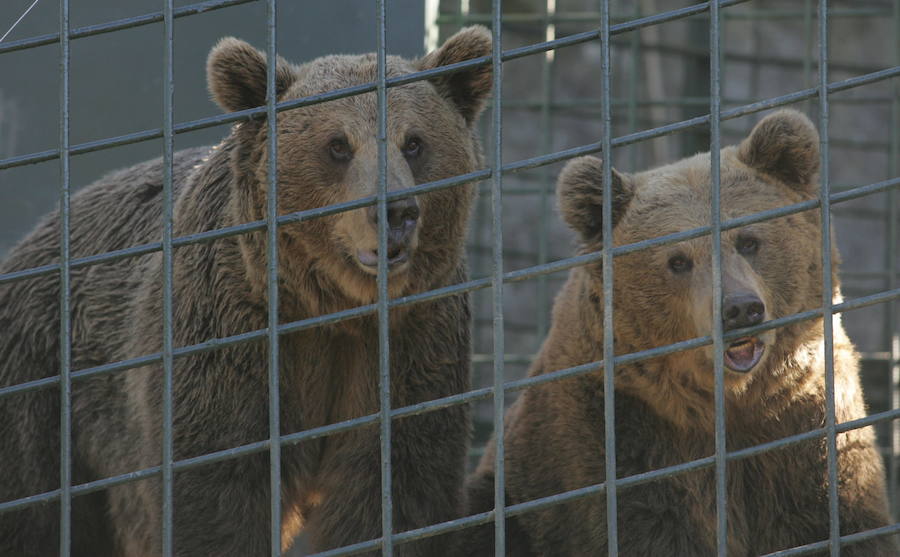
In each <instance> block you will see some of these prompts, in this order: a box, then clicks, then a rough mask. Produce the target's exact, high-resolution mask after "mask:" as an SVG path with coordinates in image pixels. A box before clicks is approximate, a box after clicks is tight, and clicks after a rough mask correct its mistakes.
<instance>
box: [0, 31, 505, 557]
mask: <svg viewBox="0 0 900 557" xmlns="http://www.w3.org/2000/svg"><path fill="white" fill-rule="evenodd" d="M490 51H491V36H490V33H489V32H488V31H487V30H486V29H485V28H483V27H477V26H476V27H470V28H467V29H464V30H462V31H460V32H459V33H458V34H456V35H454V36H453V37H451V38H450V39H448V40H447V42H446V43H445V44H444V45H443V46H442V47H441V48H440V49H438V50H436V51H434V52H432V53H430V54H428V55H426V56H425V57H423V58H421V59H418V60H406V59H401V58H397V57H388V59H387V68H386V71H387V75H388V77H392V76H398V75H403V74H408V73H411V72H415V71H419V70H427V69H431V68H436V67H438V66H444V65H448V64H453V63H457V62H461V61H464V60H468V59H472V58H476V57H480V56H484V55H487V54H489V53H490ZM376 70H377V62H376V58H375V56H374V55H372V54H368V55H360V56H328V57H323V58H319V59H316V60H313V61H312V62H309V63H306V64H303V65H292V64H290V63H287V62H285V61H284V60H278V61H277V77H276V86H277V97H278V100H280V101H281V100H286V99H295V98H302V97H308V96H311V95H316V94H320V93H324V92H327V91H331V90H336V89H340V88H346V87H352V86H356V85H360V84H365V83H367V82H372V81H374V80H375V79H376ZM207 73H208V82H209V88H210V91H211V92H212V96H213V98H214V100H215V101H216V102H217V103H218V104H219V105H220V106H221V107H222V108H223V109H224V110H225V111H237V110H242V109H248V108H252V107H256V106H259V105H262V104H264V103H265V98H266V59H265V56H264V55H263V54H262V53H260V52H259V51H257V50H255V49H253V48H252V47H250V46H249V45H247V44H246V43H244V42H241V41H239V40H236V39H232V38H227V39H223V40H222V41H221V42H220V43H219V44H218V45H217V46H216V47H215V48H213V50H212V51H211V53H210V55H209V61H208V67H207ZM490 89H491V70H490V66H489V65H481V66H477V67H470V68H468V69H466V70H464V71H459V72H456V73H450V74H444V75H439V76H435V77H433V78H431V79H429V80H425V81H416V82H413V83H409V84H406V85H402V86H398V87H391V88H390V89H389V90H388V95H387V102H388V111H389V112H388V122H387V129H388V143H387V160H388V168H387V172H388V175H387V180H388V187H389V189H390V190H398V189H404V188H409V187H412V186H414V185H415V184H418V183H424V182H430V181H434V180H440V179H444V178H448V177H451V176H455V175H459V174H461V173H467V172H471V171H474V170H477V169H478V168H480V167H481V166H482V154H481V151H480V146H479V143H478V140H477V137H476V132H475V124H476V120H477V118H478V116H479V114H480V112H481V110H482V108H483V106H484V103H485V101H486V97H487V96H488V95H489V92H490ZM376 104H377V103H376V94H375V93H374V92H370V93H366V94H363V95H358V96H352V97H348V98H343V99H340V100H335V101H332V102H327V103H324V104H315V105H310V106H305V107H302V108H299V109H295V110H288V111H284V112H281V113H279V115H278V122H277V125H278V151H277V152H278V207H279V213H281V214H285V213H291V212H295V211H301V210H306V209H313V208H318V207H323V206H327V205H332V204H336V203H341V202H346V201H350V200H353V199H358V198H361V197H365V196H369V195H374V194H375V191H376V187H377V176H378V172H377V169H378V162H377V161H378V155H377V148H376V121H377V118H376V114H377V109H376ZM266 136H267V134H266V122H265V120H264V119H255V120H249V121H244V122H241V123H239V124H236V125H234V126H233V127H232V129H231V132H230V134H229V135H228V136H227V137H226V138H225V139H224V140H223V141H222V142H221V143H220V144H219V145H217V146H215V147H212V148H200V149H191V150H186V151H181V152H178V153H177V154H176V156H175V159H174V195H175V198H176V201H175V206H174V235H175V236H176V237H181V236H186V235H190V234H195V233H199V232H204V231H209V230H214V229H219V228H224V227H229V226H233V225H239V224H242V223H247V222H252V221H257V220H261V219H264V218H265V214H266V212H265V208H266V189H267V177H266V168H267V162H266V161H267V147H266V146H267V139H266ZM162 187H163V168H162V162H161V161H160V160H155V161H151V162H147V163H144V164H139V165H137V166H134V167H132V168H128V169H126V170H123V171H120V172H118V173H115V174H112V175H110V176H108V177H106V178H104V179H102V180H100V181H99V182H97V183H95V184H93V185H92V186H90V187H88V188H86V189H85V190H84V191H82V192H80V193H79V194H78V195H76V196H74V197H73V198H72V201H71V208H72V217H71V253H72V256H73V257H84V256H89V255H93V254H98V253H104V252H109V251H112V250H118V249H122V248H125V247H128V246H134V245H141V244H149V243H152V242H159V241H160V240H161V238H162V232H161V230H162V216H161V215H162ZM474 194H475V189H474V185H473V184H471V183H470V184H466V185H462V186H459V187H453V188H450V189H444V190H441V191H434V192H431V193H427V194H420V195H417V196H415V197H408V198H405V199H400V200H395V201H392V202H390V203H389V205H388V207H387V215H388V218H387V222H386V223H384V225H383V226H385V228H387V234H388V253H387V257H388V265H389V287H390V292H391V296H392V297H397V296H404V295H408V294H411V293H416V292H421V291H425V290H429V289H434V288H440V287H443V286H447V285H450V284H455V283H458V282H460V281H463V280H465V278H466V275H467V271H466V265H465V261H464V253H463V245H464V241H465V235H466V230H467V221H468V218H469V213H470V206H471V204H472V200H473V196H474ZM377 225H378V219H377V216H376V211H375V208H374V207H368V208H361V209H356V210H353V211H349V212H343V213H339V214H334V215H331V216H327V217H324V218H317V219H313V220H308V221H305V222H302V223H295V224H292V225H285V226H282V227H280V228H279V231H278V253H279V261H278V273H279V274H278V277H279V320H280V322H282V323H286V322H292V321H297V320H301V319H304V318H309V317H315V316H320V315H324V314H328V313H332V312H337V311H340V310H345V309H348V308H353V307H356V306H360V305H364V304H370V303H373V302H374V301H375V300H376V294H377V289H376V267H377V263H376V262H377V252H376V246H377ZM59 236H60V221H59V218H58V216H57V214H55V213H54V214H52V215H50V216H49V217H47V218H46V219H45V220H44V221H43V222H42V223H40V224H39V225H38V227H37V229H36V230H35V231H34V232H32V233H31V234H30V235H29V236H28V237H27V238H26V239H25V240H24V241H22V243H20V244H19V245H18V246H17V247H16V248H15V249H14V250H12V252H11V253H10V255H9V257H8V259H7V260H6V261H5V262H4V263H3V264H2V265H0V274H7V273H11V272H14V271H17V270H21V269H27V268H32V267H38V266H41V265H47V264H53V263H56V262H57V261H58V260H59V253H60V245H59ZM162 272H163V271H162V254H161V253H160V252H155V253H150V254H148V255H143V256H140V257H131V258H125V259H117V260H112V261H105V262H103V263H101V264H95V265H89V266H79V267H76V268H73V269H72V270H71V308H72V313H71V338H72V347H71V369H73V370H81V369H85V368H92V367H95V366H98V365H102V364H106V363H109V362H116V361H120V360H128V359H132V358H138V357H141V356H144V355H148V354H154V353H159V352H160V351H161V350H162V348H163V328H162V327H163V325H162V300H163V289H162V284H163V277H162ZM266 276H267V275H266V232H265V231H256V232H253V233H249V234H242V235H238V236H229V237H224V238H220V239H217V240H215V241H207V242H201V243H193V244H188V245H185V246H182V247H178V248H176V249H175V250H174V287H173V308H174V309H173V314H174V320H173V328H174V346H175V347H176V348H178V347H183V346H191V345H196V344H199V343H204V342H206V341H209V340H210V339H215V338H222V337H228V336H231V335H237V334H241V333H246V332H249V331H254V330H260V329H265V328H266V326H267V290H266ZM59 297H60V285H59V279H58V274H56V273H53V274H48V275H43V276H40V277H32V278H29V279H27V280H18V281H14V282H4V283H3V284H2V285H0V387H8V386H11V385H16V384H21V383H24V382H28V381H34V380H37V379H41V378H45V377H51V376H55V375H57V374H58V373H59V370H60V356H59V354H60V346H59V328H60V311H59V303H58V300H59ZM469 318H470V310H469V301H468V298H467V297H466V296H464V295H461V296H451V297H445V298H441V299H437V300H432V301H429V302H427V303H421V304H415V305H410V306H403V307H402V308H401V307H398V308H395V309H392V310H391V312H390V331H389V332H390V339H391V343H390V368H391V404H392V405H393V407H401V406H406V405H410V404H415V403H419V402H423V401H427V400H431V399H435V398H439V397H444V396H448V395H452V394H456V393H460V392H463V391H465V390H467V388H468V385H469V370H470V363H469V358H470V346H469V345H470V330H469V329H470V325H469V321H470V319H469ZM377 331H378V328H377V318H376V317H375V316H374V315H368V316H364V317H358V318H354V319H351V320H345V321H341V322H338V323H333V324H326V325H322V326H318V327H314V328H307V329H303V330H299V331H294V332H291V333H288V334H282V335H281V336H280V352H279V356H280V364H279V369H280V393H281V400H280V420H281V433H282V434H290V433H293V432H298V431H301V430H308V429H311V428H316V427H320V426H324V425H327V424H332V423H336V422H340V421H343V420H348V419H352V418H357V417H360V416H365V415H368V414H372V413H376V412H378V409H379V394H378V393H379V387H378V385H379V373H378V369H379V368H378V354H379V347H378V334H377ZM267 353H268V344H267V342H266V339H265V338H259V337H253V338H252V340H249V341H248V342H244V343H242V344H231V345H228V346H227V347H221V348H220V349H215V350H207V351H200V352H195V353H192V354H191V355H189V356H185V357H178V358H176V359H175V360H174V371H173V393H174V398H173V408H174V409H173V415H174V426H173V427H174V429H173V431H174V458H175V459H176V460H183V459H189V458H192V457H196V456H199V455H203V454H207V453H211V452H214V451H221V450H224V449H228V448H232V447H238V446H242V445H246V444H249V443H257V442H261V441H265V440H267V439H268V438H269V429H268V386H267V385H268V379H267V378H268V356H267ZM162 378H163V370H162V366H161V365H160V364H158V363H153V364H152V365H149V364H148V365H145V366H143V367H140V368H136V369H130V370H124V371H120V372H115V373H106V374H101V375H94V376H88V377H85V378H76V379H75V380H74V381H73V383H72V395H71V396H72V398H71V400H72V480H73V482H74V484H84V483H86V482H91V481H93V480H97V479H101V478H108V477H112V476H116V475H119V474H125V473H128V472H133V471H136V470H142V469H146V468H151V467H154V466H158V465H160V462H161V451H162V429H163V417H162V416H163V415H162V394H161V393H162V390H163V385H162ZM59 424H60V391H59V388H58V386H57V385H55V384H54V386H53V387H52V388H43V389H39V390H30V391H27V392H24V393H17V394H12V395H8V396H3V397H2V398H0V502H2V501H7V502H8V501H12V500H17V499H21V498H24V497H27V496H30V495H35V494H40V493H47V492H53V491H54V490H56V489H58V488H59V487H60V467H59V461H60V448H59V447H60V425H59ZM469 430H470V420H469V416H468V413H467V410H466V409H465V408H463V407H453V408H446V409H442V410H439V411H435V412H430V413H425V414H421V415H416V416H414V417H406V418H400V419H396V420H394V421H393V424H392V437H391V442H392V445H391V455H392V456H391V458H392V463H393V476H392V477H393V480H392V481H393V493H392V495H393V528H394V531H395V532H402V531H405V530H409V529H413V528H418V527H423V526H426V525H429V524H434V523H438V522H441V521H445V520H449V519H452V518H454V517H457V516H459V515H460V514H461V513H462V512H463V511H464V507H465V503H464V494H465V491H464V478H465V464H464V460H465V455H466V451H467V447H468V437H469ZM379 447H380V445H379V430H378V426H377V425H373V424H370V425H368V426H366V427H364V428H362V429H353V430H349V431H345V432H340V433H338V434H333V435H328V436H323V437H317V438H315V439H312V440H308V441H306V442H302V443H298V444H294V445H285V446H284V447H283V450H282V460H281V470H282V493H281V497H282V508H283V514H282V517H281V519H282V523H283V525H284V528H283V529H282V545H283V547H287V546H289V545H290V543H291V540H292V539H293V538H294V536H295V535H296V534H297V532H298V531H301V530H302V531H303V533H304V535H305V539H306V540H307V541H308V545H309V547H310V548H311V549H314V550H326V549H329V548H335V547H338V546H343V545H346V544H351V543H355V542H361V541H365V540H369V539H373V538H378V537H380V536H381V488H380V486H381V477H380V476H381V467H380V460H381V459H380V448H379ZM269 467H270V462H269V453H268V451H265V450H263V451H261V452H255V453H252V454H249V455H245V456H242V457H239V458H232V459H227V460H222V461H220V462H215V463H210V464H206V465H203V466H199V467H193V468H187V469H183V470H176V471H175V474H174V483H173V493H174V495H173V498H174V507H173V508H174V511H173V512H174V530H173V532H174V534H173V535H174V552H175V554H176V555H183V556H196V555H233V556H240V557H247V556H254V555H269V553H270V537H271V536H270V517H269V509H270V488H269V486H270V483H269V482H270V479H269V475H270V471H269V469H270V468H269ZM161 484H162V482H161V479H160V476H159V475H158V474H157V475H150V476H148V477H146V479H142V480H141V481H137V482H129V483H121V484H118V485H115V486H114V487H110V488H108V489H103V490H99V491H93V492H90V493H89V494H83V495H82V494H78V495H76V496H74V497H73V503H72V504H73V510H72V514H71V516H72V526H71V531H72V544H73V555H84V556H91V557H96V556H102V555H116V556H123V555H124V556H151V555H159V554H160V552H161V543H162V541H161V540H162V534H161V530H162V489H161V487H162V485H161ZM59 515H60V507H59V504H58V501H57V502H53V503H51V504H42V505H32V506H25V507H17V508H16V509H14V510H12V511H11V512H4V513H0V555H54V554H56V553H57V551H58V547H59V543H60V542H59V526H58V525H59V522H60V518H59ZM444 547H445V543H444V542H442V541H440V540H438V539H436V538H430V539H425V540H421V541H419V542H415V543H409V544H402V545H398V546H397V553H398V554H400V555H435V554H437V553H439V552H440V550H441V549H443V548H444Z"/></svg>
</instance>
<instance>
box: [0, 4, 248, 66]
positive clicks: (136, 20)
mask: <svg viewBox="0 0 900 557" xmlns="http://www.w3.org/2000/svg"><path fill="white" fill-rule="evenodd" d="M257 1H258V0H209V1H208V2H197V3H196V4H188V5H187V6H182V7H180V8H176V9H175V11H174V13H173V15H174V17H176V18H178V17H185V16H189V15H196V14H200V13H204V12H211V11H214V10H218V9H221V8H228V7H231V6H238V5H240V4H249V3H250V2H257ZM162 21H163V12H161V11H160V12H152V13H149V14H143V15H138V16H133V17H126V18H123V19H117V20H115V21H109V22H106V23H96V24H94V25H86V26H84V27H78V28H76V29H72V31H71V32H70V33H69V39H80V38H82V37H91V36H93V35H100V34H103V33H112V32H113V31H120V30H122V29H131V28H133V27H140V26H142V25H149V24H151V23H160V22H162ZM58 42H59V33H48V34H46V35H38V36H35V37H28V38H27V39H19V40H17V41H10V42H8V43H3V44H0V54H3V53H4V52H12V51H15V50H24V49H27V48H35V47H38V46H44V45H48V44H54V43H58Z"/></svg>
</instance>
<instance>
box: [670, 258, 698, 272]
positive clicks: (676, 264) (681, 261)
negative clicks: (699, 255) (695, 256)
mask: <svg viewBox="0 0 900 557" xmlns="http://www.w3.org/2000/svg"><path fill="white" fill-rule="evenodd" d="M693 268H694V262H693V261H691V258H690V257H688V256H686V255H682V254H678V255H673V256H672V257H670V258H669V269H671V270H672V272H673V273H686V272H688V271H690V270H691V269H693Z"/></svg>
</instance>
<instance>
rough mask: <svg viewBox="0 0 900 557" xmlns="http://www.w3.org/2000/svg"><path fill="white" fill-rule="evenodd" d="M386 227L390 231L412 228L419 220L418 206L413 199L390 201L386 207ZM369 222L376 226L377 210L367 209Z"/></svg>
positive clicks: (374, 208)
mask: <svg viewBox="0 0 900 557" xmlns="http://www.w3.org/2000/svg"><path fill="white" fill-rule="evenodd" d="M387 218H388V227H390V228H391V229H395V230H397V229H403V228H407V227H408V228H413V227H414V226H415V224H416V221H417V220H419V204H418V202H417V201H416V199H415V198H414V197H407V198H406V199H398V200H397V201H391V202H390V203H388V206H387ZM369 220H370V221H371V222H372V224H374V225H377V224H378V208H377V207H376V206H375V205H372V206H371V207H369Z"/></svg>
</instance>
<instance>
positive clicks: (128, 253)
mask: <svg viewBox="0 0 900 557" xmlns="http://www.w3.org/2000/svg"><path fill="white" fill-rule="evenodd" d="M898 75H900V66H896V67H893V68H888V69H886V70H882V71H879V72H875V73H872V74H867V75H864V76H858V77H855V78H850V79H846V80H843V81H838V82H834V83H832V84H831V85H830V86H829V91H830V92H837V91H843V90H846V89H850V88H853V87H859V86H862V85H867V84H870V83H874V82H877V81H881V80H884V79H889V78H891V77H896V76H898ZM816 92H817V89H813V88H810V89H806V90H804V91H800V92H796V93H791V94H789V95H783V96H780V97H774V98H771V99H766V100H763V101H759V102H757V103H752V104H749V105H744V106H741V107H737V108H733V109H730V110H726V111H723V112H722V119H723V120H727V119H731V118H737V117H739V116H744V115H747V114H752V113H754V112H758V111H762V110H766V109H769V108H774V107H777V106H783V105H786V104H790V103H792V102H798V101H801V100H806V98H811V97H812V96H814V95H815V94H816ZM798 95H799V97H798ZM253 110H255V109H253ZM245 112H246V111H245ZM708 120H709V115H705V116H698V117H695V118H691V119H689V120H683V121H681V122H676V123H673V124H668V125H666V126H660V127H657V128H653V129H651V130H645V131H641V132H636V133H632V134H628V135H625V136H621V137H617V138H615V139H614V140H613V141H612V145H613V147H621V146H624V145H631V144H633V143H637V142H639V141H644V140H647V139H652V138H655V137H661V136H664V135H668V134H671V133H674V132H676V131H681V130H684V129H688V128H691V127H695V126H700V125H703V124H705V123H707V122H708ZM600 149H601V145H600V144H599V143H592V144H588V145H583V146H580V147H575V148H572V149H565V150H562V151H557V152H555V153H550V154H546V155H539V156H537V157H531V158H528V159H523V160H520V161H516V162H513V163H509V164H506V165H504V166H503V169H502V172H504V173H508V172H510V173H511V172H519V171H522V170H525V169H531V168H537V167H540V166H545V165H548V164H553V163H556V162H561V161H564V160H569V159H572V158H575V157H578V156H581V155H587V154H592V153H597V152H598V151H600ZM51 158H52V157H51ZM6 160H7V161H9V160H11V159H6ZM48 160H49V159H48ZM2 168H3V167H2V164H0V169H2ZM490 175H491V170H490V169H482V170H479V171H476V172H470V173H467V174H462V175H459V176H454V177H451V178H445V179H443V180H438V181H435V182H428V183H425V184H420V185H417V186H414V187H412V188H407V189H404V190H398V191H394V192H389V193H388V201H394V200H397V199H403V198H406V197H411V196H413V195H420V194H422V193H428V192H432V191H439V190H442V189H447V188H450V187H454V186H458V185H461V184H465V183H469V182H472V181H478V180H483V179H486V178H488V177H490ZM889 182H892V181H891V180H888V181H886V182H883V183H889ZM890 185H892V184H889V187H890ZM885 189H886V188H885ZM849 191H856V190H849ZM841 193H846V192H841ZM862 195H868V194H867V193H863V194H862ZM835 199H836V197H834V196H832V200H833V201H834V200H835ZM374 204H375V196H374V195H373V196H368V197H364V198H360V199H358V200H354V201H349V202H345V203H341V204H337V205H329V206H327V207H321V208H317V209H311V210H307V211H299V212H295V213H290V214H286V215H282V216H280V217H278V224H279V225H284V224H289V223H297V222H303V221H306V220H310V219H313V218H318V217H322V216H327V215H332V214H336V213H340V212H343V211H349V210H353V209H358V208H361V207H367V206H371V205H374ZM815 206H816V207H818V205H815ZM265 226H266V223H265V221H262V220H260V221H254V222H250V223H245V224H241V225H236V226H230V227H226V228H221V229H217V230H212V231H208V232H201V233H197V234H192V235H189V236H183V237H179V238H175V239H174V240H173V243H172V245H173V246H174V247H180V246H185V245H189V244H194V243H198V242H203V241H211V240H215V239H219V238H225V237H229V236H234V235H237V234H241V233H246V232H255V231H259V230H263V229H265ZM161 249H162V244H161V243H160V242H153V243H149V244H143V245H140V246H133V247H130V248H125V249H121V250H116V251H112V252H108V253H103V254H97V255H91V256H87V257H81V258H77V259H73V260H72V262H71V265H72V268H78V267H82V266H85V265H92V264H97V263H102V262H108V261H114V260H117V259H122V258H125V257H134V256H139V255H145V254H148V253H153V252H156V251H160V250H161ZM58 270H59V265H58V264H50V265H42V266H40V267H35V268H31V269H24V270H21V271H15V272H12V273H6V274H2V275H0V284H3V283H5V282H10V281H15V280H22V279H25V278H29V277H35V276H40V275H47V274H51V273H54V272H56V271H58Z"/></svg>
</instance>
